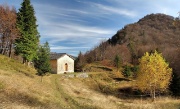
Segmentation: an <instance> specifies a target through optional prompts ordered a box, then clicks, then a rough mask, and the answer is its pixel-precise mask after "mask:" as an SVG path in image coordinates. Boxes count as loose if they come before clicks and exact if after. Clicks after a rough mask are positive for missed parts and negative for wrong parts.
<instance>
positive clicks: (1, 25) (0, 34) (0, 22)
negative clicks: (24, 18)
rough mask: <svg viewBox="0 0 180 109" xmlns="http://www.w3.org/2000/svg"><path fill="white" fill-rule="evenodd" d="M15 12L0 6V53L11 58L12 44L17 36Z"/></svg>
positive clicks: (11, 8) (12, 8)
mask: <svg viewBox="0 0 180 109" xmlns="http://www.w3.org/2000/svg"><path fill="white" fill-rule="evenodd" d="M16 17H17V16H16V10H15V8H14V7H9V6H8V5H0V53H1V54H3V55H8V56H9V57H11V54H12V50H13V44H14V42H15V39H16V38H17V36H18V30H17V28H16Z"/></svg>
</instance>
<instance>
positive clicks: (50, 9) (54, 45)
mask: <svg viewBox="0 0 180 109" xmlns="http://www.w3.org/2000/svg"><path fill="white" fill-rule="evenodd" d="M22 1H23V0H1V1H0V4H8V5H10V6H14V7H15V8H16V9H17V10H18V9H19V8H20V6H21V5H20V4H21V3H22ZM31 3H32V5H33V6H34V9H35V12H36V17H37V24H38V25H39V26H38V31H39V33H40V35H41V38H40V40H41V43H44V42H45V41H48V42H49V44H50V48H51V51H52V52H58V53H68V54H71V55H74V56H77V54H78V53H79V51H82V52H85V51H87V50H90V49H92V48H93V47H95V46H97V45H98V43H100V42H101V41H103V40H106V39H108V38H111V37H112V36H113V35H114V34H115V33H116V32H117V31H118V30H120V29H121V28H123V27H124V26H125V25H127V24H130V23H134V22H137V21H138V20H139V19H140V18H142V17H144V16H145V15H147V14H151V13H164V14H168V15H171V16H174V17H177V16H178V14H177V13H178V12H179V11H180V6H179V4H180V1H179V0H31Z"/></svg>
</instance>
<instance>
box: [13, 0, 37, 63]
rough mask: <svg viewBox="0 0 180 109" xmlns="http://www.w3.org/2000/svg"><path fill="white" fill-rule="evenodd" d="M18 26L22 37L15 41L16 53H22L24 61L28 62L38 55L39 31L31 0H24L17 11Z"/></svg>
mask: <svg viewBox="0 0 180 109" xmlns="http://www.w3.org/2000/svg"><path fill="white" fill-rule="evenodd" d="M17 28H18V29H19V31H20V37H19V38H18V39H17V40H16V42H15V53H16V54H17V55H21V56H22V58H23V63H28V65H29V62H30V61H32V60H33V59H34V58H35V57H36V55H37V54H36V53H37V49H38V43H39V33H38V30H37V25H36V17H35V12H34V8H33V6H32V5H31V3H30V0H23V2H22V4H21V8H20V9H19V12H18V13H17Z"/></svg>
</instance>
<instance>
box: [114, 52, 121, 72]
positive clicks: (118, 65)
mask: <svg viewBox="0 0 180 109" xmlns="http://www.w3.org/2000/svg"><path fill="white" fill-rule="evenodd" d="M114 64H115V66H116V68H117V71H119V69H120V67H121V58H120V57H119V55H116V56H115V58H114Z"/></svg>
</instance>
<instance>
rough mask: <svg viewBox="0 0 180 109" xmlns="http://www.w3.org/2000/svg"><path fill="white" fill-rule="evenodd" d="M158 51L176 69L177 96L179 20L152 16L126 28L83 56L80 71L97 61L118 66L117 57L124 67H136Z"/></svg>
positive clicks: (80, 56) (174, 84) (176, 91)
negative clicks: (140, 60) (148, 53)
mask: <svg viewBox="0 0 180 109" xmlns="http://www.w3.org/2000/svg"><path fill="white" fill-rule="evenodd" d="M154 50H156V51H158V52H160V53H162V54H163V57H164V58H165V59H166V61H167V62H168V63H169V64H170V67H171V68H173V81H172V85H171V88H172V90H173V91H174V93H176V94H177V93H178V89H179V83H178V80H179V75H180V67H179V66H180V58H179V57H180V26H179V18H174V17H172V16H169V15H165V14H150V15H147V16H145V17H144V18H142V19H140V20H139V21H138V22H136V23H133V24H129V25H126V26H124V28H122V29H121V30H119V31H117V33H116V34H115V35H113V36H112V38H110V39H109V40H107V41H103V42H101V43H100V44H99V46H97V47H95V48H93V49H92V50H90V51H87V52H86V53H85V54H82V53H80V54H79V56H78V58H79V61H80V64H79V65H77V67H78V68H79V69H80V68H82V67H81V66H84V65H85V64H87V63H92V62H94V61H101V62H102V63H103V64H106V65H108V66H114V64H113V62H114V59H115V57H116V56H119V57H120V59H121V63H122V66H127V65H128V64H131V65H134V66H136V65H138V64H139V61H138V60H139V58H141V57H142V56H143V55H144V53H145V52H150V53H151V52H153V51H154ZM107 63H108V64H107ZM174 86H175V87H174Z"/></svg>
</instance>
